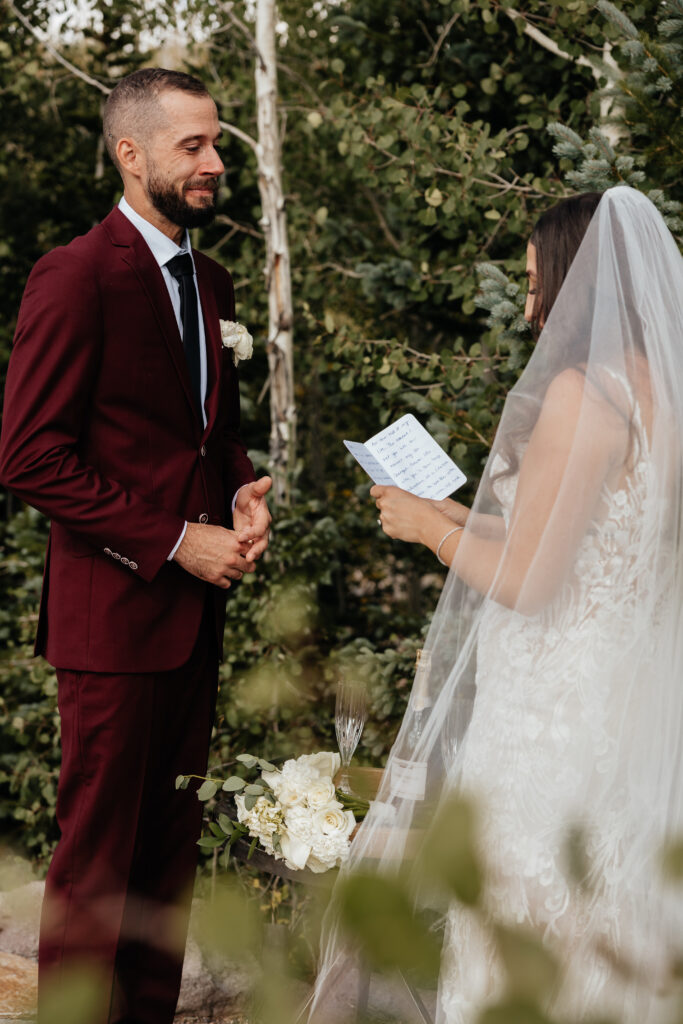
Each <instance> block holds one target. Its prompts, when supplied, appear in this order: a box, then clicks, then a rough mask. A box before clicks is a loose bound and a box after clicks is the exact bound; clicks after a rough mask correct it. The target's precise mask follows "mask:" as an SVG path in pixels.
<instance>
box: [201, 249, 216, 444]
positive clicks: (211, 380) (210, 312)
mask: <svg viewBox="0 0 683 1024" xmlns="http://www.w3.org/2000/svg"><path fill="white" fill-rule="evenodd" d="M195 266H196V268H197V283H198V285H199V300H200V302H201V306H202V313H203V316H204V335H205V338H206V402H205V404H204V408H205V410H206V429H205V431H204V436H205V437H208V435H209V434H210V433H211V429H212V427H213V424H214V422H215V419H216V415H217V413H218V406H219V401H220V388H221V355H222V348H223V342H222V341H221V331H220V322H219V319H218V308H217V306H216V297H215V295H214V293H213V289H212V288H211V285H210V282H209V280H208V277H207V275H206V273H204V272H202V268H201V266H200V265H199V261H197V262H196V263H195Z"/></svg>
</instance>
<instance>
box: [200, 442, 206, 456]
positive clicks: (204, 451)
mask: <svg viewBox="0 0 683 1024" xmlns="http://www.w3.org/2000/svg"><path fill="white" fill-rule="evenodd" d="M199 454H200V455H201V456H202V458H203V457H204V456H205V455H206V445H205V444H203V445H202V446H201V448H200V449H199Z"/></svg>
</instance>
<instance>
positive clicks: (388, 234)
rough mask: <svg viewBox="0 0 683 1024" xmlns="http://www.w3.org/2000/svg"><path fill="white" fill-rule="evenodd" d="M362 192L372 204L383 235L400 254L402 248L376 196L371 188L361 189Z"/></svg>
mask: <svg viewBox="0 0 683 1024" xmlns="http://www.w3.org/2000/svg"><path fill="white" fill-rule="evenodd" d="M361 191H362V193H363V195H364V196H365V198H366V199H367V200H368V202H369V203H370V206H371V207H372V209H373V212H374V214H375V217H376V218H377V220H378V222H379V226H380V227H381V229H382V234H383V235H384V237H385V238H386V240H387V242H388V243H389V245H390V246H391V247H392V248H393V249H395V250H396V252H397V253H400V252H401V246H400V244H399V242H398V241H397V239H396V238H395V236H394V235H393V234H392V232H391V228H390V227H389V225H388V224H387V222H386V219H385V217H384V214H383V213H382V211H381V209H380V207H379V203H378V202H377V200H376V199H375V197H374V195H373V194H372V192H371V191H370V189H369V188H364V189H361Z"/></svg>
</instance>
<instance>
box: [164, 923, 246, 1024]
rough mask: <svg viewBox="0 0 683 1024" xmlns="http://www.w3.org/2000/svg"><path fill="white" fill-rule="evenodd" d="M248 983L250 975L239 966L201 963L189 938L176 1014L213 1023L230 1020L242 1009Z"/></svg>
mask: <svg viewBox="0 0 683 1024" xmlns="http://www.w3.org/2000/svg"><path fill="white" fill-rule="evenodd" d="M251 980H252V972H251V971H249V970H248V969H247V967H246V966H245V965H244V964H242V963H235V962H232V961H221V960H219V959H218V958H216V957H212V958H211V960H208V959H205V957H204V956H203V955H202V952H201V949H200V948H199V945H198V944H197V942H196V940H195V939H194V938H193V937H192V934H190V938H189V939H188V943H187V949H186V951H185V962H184V964H183V980H182V984H181V987H180V996H179V999H178V1007H177V1011H176V1012H177V1014H178V1015H179V1016H181V1015H184V1016H190V1015H192V1014H195V1015H196V1016H198V1017H202V1018H205V1017H212V1018H215V1019H216V1020H219V1019H222V1018H225V1017H228V1018H232V1017H233V1016H234V1015H235V1014H238V1013H239V1012H240V1010H241V1009H242V1007H243V1006H244V1002H245V998H246V996H247V993H248V992H249V989H250V986H251Z"/></svg>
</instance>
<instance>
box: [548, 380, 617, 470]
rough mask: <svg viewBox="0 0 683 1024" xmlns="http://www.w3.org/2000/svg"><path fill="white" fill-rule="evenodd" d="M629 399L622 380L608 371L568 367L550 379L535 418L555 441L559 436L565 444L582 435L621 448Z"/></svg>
mask: <svg viewBox="0 0 683 1024" xmlns="http://www.w3.org/2000/svg"><path fill="white" fill-rule="evenodd" d="M632 401H633V399H632V396H631V395H630V394H629V391H628V388H627V386H626V384H625V382H623V381H621V382H619V381H618V380H616V379H615V378H613V377H612V376H611V375H610V374H609V373H608V372H604V373H603V372H600V373H598V374H596V373H593V372H592V373H591V374H590V376H589V375H588V374H587V373H586V370H585V368H584V367H581V366H579V367H568V368H566V369H564V370H562V371H561V372H560V373H558V374H557V375H556V376H555V377H553V379H552V380H551V381H550V384H549V385H548V389H547V391H546V394H545V399H544V401H543V408H542V411H541V416H540V417H539V422H540V421H542V429H544V430H549V431H551V432H552V433H553V434H554V435H555V437H556V440H557V441H558V442H559V441H560V438H561V437H565V438H566V443H567V444H573V443H576V442H577V441H579V440H580V439H581V438H584V439H585V443H587V444H589V445H590V446H591V447H594V446H596V445H597V446H598V447H600V448H608V449H610V450H612V451H613V450H615V449H616V448H618V449H619V450H621V448H622V447H623V445H624V443H625V440H626V438H627V434H628V424H629V422H630V418H631V413H632Z"/></svg>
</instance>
